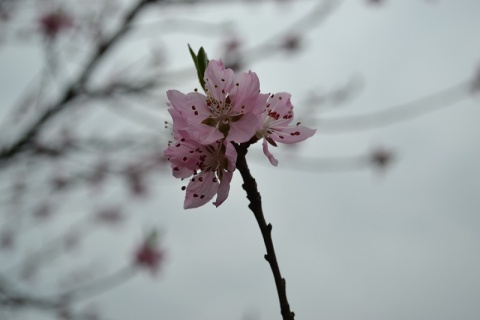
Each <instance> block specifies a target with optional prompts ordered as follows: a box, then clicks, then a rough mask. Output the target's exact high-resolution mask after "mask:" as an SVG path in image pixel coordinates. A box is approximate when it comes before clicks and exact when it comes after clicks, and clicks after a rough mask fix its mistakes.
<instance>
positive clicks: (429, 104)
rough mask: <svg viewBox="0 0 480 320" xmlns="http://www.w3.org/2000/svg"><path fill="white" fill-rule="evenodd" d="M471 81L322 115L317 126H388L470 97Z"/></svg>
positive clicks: (328, 128) (327, 129)
mask: <svg viewBox="0 0 480 320" xmlns="http://www.w3.org/2000/svg"><path fill="white" fill-rule="evenodd" d="M470 86H471V81H464V82H461V83H459V84H456V85H453V86H451V87H449V88H447V89H443V90H440V91H438V92H435V93H432V94H430V95H427V96H424V97H421V98H418V99H416V100H413V101H410V102H407V103H404V104H400V105H397V106H393V107H389V108H385V109H383V110H380V111H374V112H369V113H364V114H359V115H353V116H343V117H337V118H323V119H321V120H320V124H319V126H318V130H319V131H320V132H321V133H342V132H349V131H355V130H367V129H372V128H378V127H384V126H389V125H392V124H396V123H400V122H403V121H408V120H412V119H415V118H418V117H420V116H423V115H426V114H429V113H432V112H435V111H438V110H440V109H442V108H445V107H449V106H452V105H453V104H455V103H457V102H460V101H462V100H464V99H467V98H468V97H469V94H470V93H469V89H470Z"/></svg>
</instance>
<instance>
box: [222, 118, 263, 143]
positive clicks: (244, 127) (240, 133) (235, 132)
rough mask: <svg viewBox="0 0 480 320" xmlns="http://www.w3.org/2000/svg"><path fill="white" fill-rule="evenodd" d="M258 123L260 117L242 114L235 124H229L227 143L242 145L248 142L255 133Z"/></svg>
mask: <svg viewBox="0 0 480 320" xmlns="http://www.w3.org/2000/svg"><path fill="white" fill-rule="evenodd" d="M259 123H260V116H258V115H254V114H252V113H247V114H244V115H243V117H242V118H241V119H240V120H238V121H237V122H231V123H230V130H229V131H228V137H227V139H228V140H229V141H233V142H237V143H242V142H245V141H248V140H250V139H251V138H252V137H253V136H254V135H255V132H257V128H258V126H259Z"/></svg>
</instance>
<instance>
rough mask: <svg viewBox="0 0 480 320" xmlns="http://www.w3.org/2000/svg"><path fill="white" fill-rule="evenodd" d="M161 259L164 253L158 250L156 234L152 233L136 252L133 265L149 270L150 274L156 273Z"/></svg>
mask: <svg viewBox="0 0 480 320" xmlns="http://www.w3.org/2000/svg"><path fill="white" fill-rule="evenodd" d="M163 258H164V252H163V250H161V249H160V248H159V245H158V236H157V233H156V232H152V233H150V234H149V235H148V236H147V237H146V239H145V240H144V242H143V243H142V244H141V245H140V246H139V247H138V249H137V250H136V252H135V259H134V263H135V265H137V266H139V267H141V268H145V269H148V270H150V272H151V273H156V272H157V271H158V268H159V267H160V263H161V262H162V260H163Z"/></svg>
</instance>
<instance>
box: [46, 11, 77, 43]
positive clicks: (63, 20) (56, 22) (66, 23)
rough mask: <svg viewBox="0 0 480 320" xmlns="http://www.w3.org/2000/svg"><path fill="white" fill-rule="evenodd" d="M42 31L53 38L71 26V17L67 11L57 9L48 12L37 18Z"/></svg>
mask: <svg viewBox="0 0 480 320" xmlns="http://www.w3.org/2000/svg"><path fill="white" fill-rule="evenodd" d="M38 23H39V25H40V28H41V30H42V32H43V33H44V34H45V35H46V36H47V37H49V38H52V39H53V38H55V37H56V36H57V35H58V34H59V33H60V32H62V31H65V30H66V29H70V28H71V27H73V18H72V17H71V16H70V15H68V14H67V13H65V12H63V11H61V10H57V11H53V12H49V13H47V14H45V15H43V16H42V17H40V19H39V20H38Z"/></svg>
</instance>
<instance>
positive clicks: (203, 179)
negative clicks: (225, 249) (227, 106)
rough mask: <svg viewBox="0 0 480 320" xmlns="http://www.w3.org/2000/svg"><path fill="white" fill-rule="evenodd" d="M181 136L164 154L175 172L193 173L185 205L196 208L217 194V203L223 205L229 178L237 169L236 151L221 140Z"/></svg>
mask: <svg viewBox="0 0 480 320" xmlns="http://www.w3.org/2000/svg"><path fill="white" fill-rule="evenodd" d="M184 134H185V136H186V137H183V138H181V139H180V140H178V141H176V142H174V143H172V144H171V145H170V146H169V147H168V148H167V149H166V150H165V156H166V157H167V158H168V159H169V161H170V162H171V163H172V172H173V176H174V177H176V178H182V179H184V178H188V177H190V176H192V175H193V177H192V178H191V179H190V182H189V183H188V186H187V187H183V188H182V189H183V190H186V196H185V202H184V208H185V209H190V208H197V207H200V206H202V205H204V204H205V203H207V202H209V201H210V200H211V199H212V198H213V197H214V196H215V194H216V195H217V198H216V201H215V202H214V203H213V204H214V205H215V206H217V207H218V206H219V205H221V204H222V203H223V202H224V201H225V200H226V199H227V197H228V193H229V191H230V181H231V180H232V176H233V171H234V170H235V161H236V159H237V153H236V151H235V148H234V147H233V145H232V144H231V143H224V141H222V140H218V141H216V142H215V143H213V144H209V145H202V144H200V143H198V142H197V141H195V140H193V139H192V138H191V137H188V135H187V134H186V133H184Z"/></svg>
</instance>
